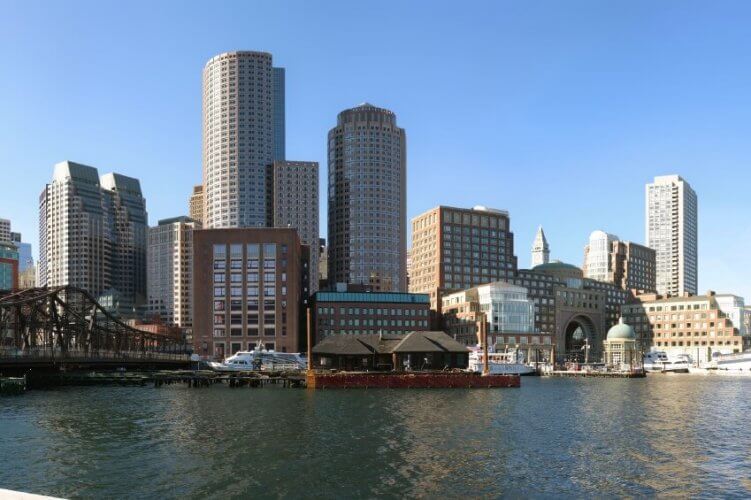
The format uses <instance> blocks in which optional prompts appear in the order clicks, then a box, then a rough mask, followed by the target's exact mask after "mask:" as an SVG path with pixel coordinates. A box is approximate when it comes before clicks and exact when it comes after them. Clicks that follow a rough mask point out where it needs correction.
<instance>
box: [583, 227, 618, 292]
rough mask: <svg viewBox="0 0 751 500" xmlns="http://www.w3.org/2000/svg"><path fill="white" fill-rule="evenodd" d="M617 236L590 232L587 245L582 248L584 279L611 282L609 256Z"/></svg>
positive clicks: (601, 232) (603, 232)
mask: <svg viewBox="0 0 751 500" xmlns="http://www.w3.org/2000/svg"><path fill="white" fill-rule="evenodd" d="M617 240H618V236H615V235H614V234H609V233H606V232H605V231H600V230H597V231H592V234H590V235H589V244H588V245H587V246H586V247H584V265H583V266H582V267H583V271H584V277H585V278H590V279H593V280H597V281H611V280H612V273H611V271H612V268H611V259H610V254H611V253H612V247H613V242H614V241H617Z"/></svg>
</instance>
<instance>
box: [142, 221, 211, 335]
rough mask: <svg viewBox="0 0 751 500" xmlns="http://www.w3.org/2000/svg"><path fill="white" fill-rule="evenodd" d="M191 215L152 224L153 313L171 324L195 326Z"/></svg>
mask: <svg viewBox="0 0 751 500" xmlns="http://www.w3.org/2000/svg"><path fill="white" fill-rule="evenodd" d="M200 228H201V224H200V223H199V222H197V221H194V220H193V219H191V218H189V217H184V216H183V217H175V218H172V219H163V220H160V221H159V224H158V225H157V226H155V227H151V228H149V250H148V266H147V269H148V276H149V283H148V298H149V300H148V307H149V309H148V310H149V313H151V314H153V315H157V316H159V318H160V319H161V320H162V321H164V322H165V323H167V324H173V325H176V326H179V327H181V328H188V327H190V326H192V314H191V307H192V300H191V297H192V294H193V291H192V283H193V280H192V276H193V230H194V229H200Z"/></svg>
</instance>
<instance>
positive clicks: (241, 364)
mask: <svg viewBox="0 0 751 500" xmlns="http://www.w3.org/2000/svg"><path fill="white" fill-rule="evenodd" d="M209 367H210V368H211V369H212V370H215V371H218V372H242V371H252V370H261V371H267V370H306V369H307V368H308V362H307V360H306V359H305V358H304V357H303V356H302V355H300V354H299V353H288V352H276V351H267V350H266V349H264V348H263V347H258V348H256V349H255V350H253V351H238V352H236V353H235V354H233V355H232V356H230V357H229V358H227V359H225V360H224V361H222V362H221V363H216V362H210V363H209Z"/></svg>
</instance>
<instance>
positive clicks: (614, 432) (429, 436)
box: [0, 375, 751, 499]
mask: <svg viewBox="0 0 751 500" xmlns="http://www.w3.org/2000/svg"><path fill="white" fill-rule="evenodd" d="M749 394H751V378H747V379H735V378H730V377H701V376H692V375H655V376H649V377H648V378H646V379H637V380H629V379H546V378H542V379H540V378H525V379H524V380H523V381H522V387H521V389H500V390H494V389H476V390H464V389H459V390H457V389H454V390H441V389H413V390H389V389H381V390H323V391H310V390H305V389H281V388H265V389H248V388H246V389H229V388H227V387H226V386H215V387H211V388H209V389H188V388H185V387H177V386H173V387H164V388H159V389H155V388H153V387H79V388H76V387H69V388H61V389H56V390H36V391H30V392H28V393H26V394H25V395H22V396H16V397H4V398H0V463H1V464H2V467H0V488H8V489H13V490H21V491H26V492H32V493H39V494H47V495H53V496H61V497H71V498H139V499H140V498H206V497H208V498H240V497H253V498H259V497H272V498H276V497H285V498H302V497H307V498H316V497H317V498H365V497H375V496H386V497H397V496H405V495H407V496H422V497H439V496H443V497H449V498H458V497H465V498H466V497H486V498H489V497H497V496H533V497H557V498H560V497H582V496H588V497H593V496H595V497H604V496H612V495H632V496H651V495H673V496H681V497H686V496H702V497H706V496H710V497H712V496H714V497H724V498H727V497H748V496H750V495H751V426H750V425H749V418H750V417H749V415H751V398H749Z"/></svg>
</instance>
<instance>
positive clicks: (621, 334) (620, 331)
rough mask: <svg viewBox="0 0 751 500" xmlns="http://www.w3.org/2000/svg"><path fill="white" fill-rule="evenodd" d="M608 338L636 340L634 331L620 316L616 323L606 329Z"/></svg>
mask: <svg viewBox="0 0 751 500" xmlns="http://www.w3.org/2000/svg"><path fill="white" fill-rule="evenodd" d="M608 340H636V333H634V329H633V328H631V326H629V325H627V324H626V323H624V322H623V318H621V320H620V321H619V322H618V324H617V325H615V326H613V327H612V328H611V329H610V330H608Z"/></svg>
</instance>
